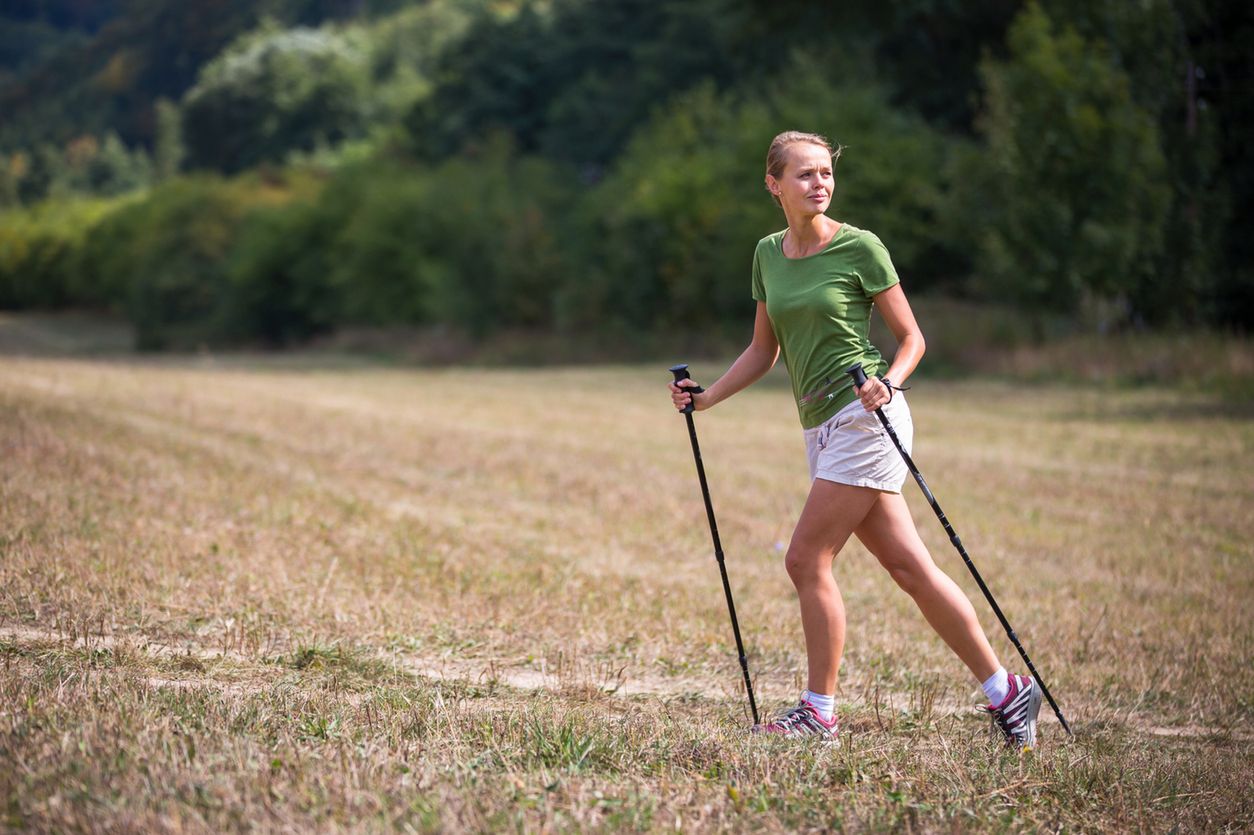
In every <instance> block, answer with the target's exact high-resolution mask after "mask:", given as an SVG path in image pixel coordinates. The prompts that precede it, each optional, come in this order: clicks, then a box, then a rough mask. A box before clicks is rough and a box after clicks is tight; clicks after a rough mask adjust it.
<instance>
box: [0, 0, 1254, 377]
mask: <svg viewBox="0 0 1254 835" xmlns="http://www.w3.org/2000/svg"><path fill="white" fill-rule="evenodd" d="M1252 124H1254V7H1252V6H1251V5H1250V4H1249V3H1246V2H1242V0H1208V1H1207V2H1203V1H1202V0H1142V1H1141V2H1126V0H1105V1H1104V2H1080V0H1050V2H1047V3H1040V4H1038V3H1035V2H1019V0H995V2H975V1H974V0H911V2H894V3H883V2H867V1H866V0H850V2H843V3H840V4H825V3H809V2H800V0H769V1H768V0H741V2H735V1H734V0H687V1H686V2H674V3H653V2H646V1H645V0H620V1H618V2H608V0H552V2H509V0H426V2H406V1H405V0H264V2H245V1H244V0H90V1H89V0H0V309H7V310H67V309H74V310H80V311H82V310H86V311H93V312H96V313H101V314H106V315H113V316H118V317H124V318H125V319H126V320H128V321H129V323H130V325H131V326H132V327H133V332H134V334H135V340H136V344H137V346H138V347H139V348H141V349H150V350H170V349H174V350H182V349H193V348H198V347H210V348H220V347H246V348H253V347H282V346H291V345H303V344H309V343H310V342H311V341H317V340H327V339H334V338H336V337H337V335H342V334H348V333H358V334H360V333H370V332H392V333H396V332H401V333H406V334H410V335H411V336H412V337H413V338H414V339H417V340H419V341H423V342H424V343H425V344H428V345H433V346H437V347H436V348H433V349H432V351H433V353H430V355H431V356H445V357H447V358H450V359H459V358H462V359H464V358H466V357H467V356H471V355H473V352H474V351H475V350H477V346H479V347H481V346H484V345H495V346H497V348H496V350H497V355H498V356H507V355H508V356H512V357H517V358H523V359H532V360H535V359H551V358H552V356H551V354H552V349H553V346H556V345H561V346H563V347H575V348H578V349H579V350H580V351H581V352H583V354H582V355H584V356H587V357H589V358H599V359H605V358H608V357H615V358H619V357H632V356H634V357H639V356H643V355H646V354H651V353H656V352H657V351H658V350H659V349H661V348H663V347H664V348H666V349H667V350H671V349H674V348H676V347H682V348H683V349H685V350H688V349H692V350H693V351H707V352H716V351H719V350H723V349H725V348H726V347H727V346H730V345H734V344H735V343H736V341H737V340H743V338H744V337H745V336H746V334H747V330H748V327H749V325H750V323H751V319H752V301H751V299H750V298H749V262H750V258H751V255H752V250H753V246H754V244H755V242H756V241H757V240H758V239H759V238H760V237H761V236H763V235H765V234H767V233H769V232H771V231H774V230H775V229H777V228H779V227H780V226H781V225H782V219H781V217H780V216H779V213H778V209H776V208H775V206H774V205H773V204H772V203H771V202H770V200H769V199H768V198H767V196H766V194H765V192H764V191H763V190H762V183H761V174H762V168H763V158H764V154H765V149H766V146H767V144H768V142H769V141H770V138H771V137H772V136H773V135H774V134H775V133H776V132H777V131H779V130H782V129H794V128H795V129H802V130H812V131H817V132H820V133H823V134H825V135H827V136H829V137H831V138H832V139H833V140H835V141H836V142H839V143H841V144H842V145H843V146H845V152H844V156H843V158H842V160H841V162H840V164H839V166H838V169H837V198H836V201H835V204H836V207H835V209H834V211H833V214H834V215H835V216H837V217H839V218H841V219H843V220H847V221H849V222H851V223H854V224H855V225H858V226H861V227H865V228H869V229H872V230H874V231H875V232H876V233H877V234H879V236H880V237H881V238H882V239H883V240H884V241H885V243H886V244H887V245H888V247H889V250H890V251H891V252H892V254H893V257H894V259H895V261H896V263H897V266H898V269H899V271H900V272H901V274H902V275H903V277H904V278H905V280H906V281H907V282H908V286H909V287H910V288H911V292H912V294H917V297H918V298H921V299H923V300H925V303H926V301H927V300H933V301H937V300H939V301H941V302H942V303H943V304H947V305H950V306H949V307H945V308H943V309H944V310H948V311H949V314H948V319H949V321H948V323H946V322H944V321H939V320H934V324H935V326H936V327H941V328H944V327H950V328H958V329H961V330H964V331H967V332H969V331H970V330H971V329H972V328H974V327H976V325H977V323H984V324H983V325H980V327H984V328H985V332H984V333H983V337H984V341H983V342H982V343H981V344H982V345H994V346H999V347H1006V348H1012V347H1014V346H1015V345H1017V344H1020V343H1021V342H1023V341H1024V340H1027V341H1033V342H1038V343H1039V342H1040V341H1042V340H1048V339H1054V338H1057V337H1059V336H1060V335H1075V334H1111V333H1128V332H1146V331H1153V332H1158V333H1161V332H1173V333H1190V334H1195V333H1198V332H1205V333H1209V334H1213V335H1214V334H1217V335H1218V338H1219V339H1220V340H1224V339H1229V338H1231V336H1232V335H1234V334H1235V335H1238V336H1239V335H1240V334H1244V333H1247V332H1248V330H1249V329H1250V327H1251V325H1252V324H1254V257H1252V256H1254V238H1252V237H1251V236H1250V235H1249V230H1250V229H1252V228H1254V150H1252V149H1251V143H1250V141H1249V140H1250V138H1251V130H1250V127H1251V125H1252ZM990 311H991V313H990ZM940 318H944V317H940ZM1238 341H1240V339H1238ZM439 346H443V347H439ZM510 346H512V347H510ZM441 352H443V353H441ZM511 352H512V353H511ZM571 356H572V355H571V354H570V353H569V352H563V356H562V358H563V359H570V358H571Z"/></svg>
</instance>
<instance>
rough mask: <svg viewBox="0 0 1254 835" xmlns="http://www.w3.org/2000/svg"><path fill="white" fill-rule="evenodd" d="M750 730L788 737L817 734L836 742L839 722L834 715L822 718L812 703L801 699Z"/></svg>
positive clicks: (756, 732) (826, 739)
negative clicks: (774, 717)
mask: <svg viewBox="0 0 1254 835" xmlns="http://www.w3.org/2000/svg"><path fill="white" fill-rule="evenodd" d="M752 732H753V733H755V734H778V735H779V736H788V737H802V736H817V737H820V738H822V739H823V740H825V741H827V742H836V741H837V740H838V739H839V734H840V723H839V722H838V721H837V719H836V717H835V715H833V716H832V718H831V720H825V719H823V717H822V716H819V712H818V710H817V709H816V708H815V707H814V705H812V704H810V703H809V702H807V701H805V700H804V699H802V700H801V701H800V702H798V703H797V706H796V707H794V708H792V709H791V710H789V711H788V712H787V713H785V714H784V715H783V716H780V717H778V718H777V719H773V720H772V721H770V722H768V723H767V724H765V725H754V726H753V731H752Z"/></svg>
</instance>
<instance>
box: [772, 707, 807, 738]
mask: <svg viewBox="0 0 1254 835" xmlns="http://www.w3.org/2000/svg"><path fill="white" fill-rule="evenodd" d="M811 710H813V708H811V707H810V706H809V705H807V704H805V703H804V702H803V703H801V704H799V705H797V706H796V707H794V708H792V709H791V710H789V711H788V712H787V713H785V714H784V715H783V716H781V717H779V718H778V719H776V720H775V721H774V722H773V723H772V724H774V725H776V726H778V727H780V728H782V729H784V730H786V731H787V730H792V728H793V726H794V725H799V724H801V722H802V720H804V719H805V717H806V714H807V713H808V712H810V711H811Z"/></svg>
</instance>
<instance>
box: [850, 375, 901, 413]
mask: <svg viewBox="0 0 1254 835" xmlns="http://www.w3.org/2000/svg"><path fill="white" fill-rule="evenodd" d="M858 399H859V400H861V401H862V408H864V409H866V410H867V411H868V412H874V411H875V410H876V409H878V408H880V407H881V406H883V405H885V404H887V403H888V401H889V400H892V399H893V397H892V392H890V391H889V390H888V386H886V385H884V384H883V383H882V382H880V378H879V377H867V378H866V382H865V383H863V384H862V388H860V389H858Z"/></svg>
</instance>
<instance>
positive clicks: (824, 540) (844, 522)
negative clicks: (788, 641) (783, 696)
mask: <svg viewBox="0 0 1254 835" xmlns="http://www.w3.org/2000/svg"><path fill="white" fill-rule="evenodd" d="M878 495H879V493H878V491H876V490H871V489H869V488H867V487H851V486H850V485H848V484H837V483H835V482H833V481H825V480H823V479H821V478H816V479H815V480H814V482H813V483H812V484H811V486H810V497H809V498H808V499H806V506H805V508H804V509H803V510H802V511H801V518H800V519H798V520H797V527H796V529H795V530H794V531H793V533H792V542H791V544H789V546H788V554H787V556H785V557H784V565H785V567H787V569H788V576H789V577H791V578H792V582H793V585H794V586H796V588H797V599H798V601H799V602H800V603H801V627H802V629H803V630H804V631H805V636H806V659H807V661H808V662H809V679H808V683H807V685H806V687H807V688H808V689H809V690H810V692H812V693H822V694H825V695H831V694H833V693H835V692H836V675H837V672H838V671H839V669H840V656H841V653H842V652H843V651H844V648H845V603H844V601H843V600H841V597H840V589H839V587H837V585H836V580H835V578H834V577H832V559H833V557H835V556H836V552H837V551H839V550H840V549H841V548H842V547H843V546H844V544H845V542H847V541H848V540H849V535H850V534H851V533H853V531H854V529H855V528H857V527H858V524H859V523H860V522H861V521H862V519H863V517H864V516H866V514H867V511H868V510H870V508H871V506H872V505H874V504H875V501H876V496H878Z"/></svg>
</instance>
